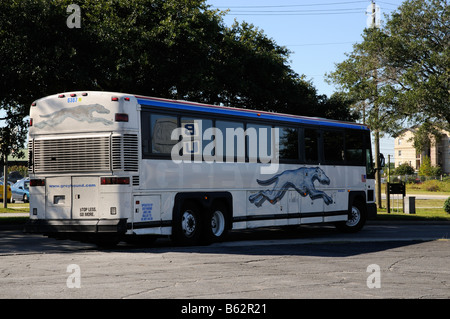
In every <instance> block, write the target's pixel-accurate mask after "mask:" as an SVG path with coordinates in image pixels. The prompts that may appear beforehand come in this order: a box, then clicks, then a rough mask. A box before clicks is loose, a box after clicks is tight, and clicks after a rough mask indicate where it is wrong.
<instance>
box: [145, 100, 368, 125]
mask: <svg viewBox="0 0 450 319" xmlns="http://www.w3.org/2000/svg"><path fill="white" fill-rule="evenodd" d="M137 101H138V103H139V104H140V105H149V106H157V107H162V108H171V109H178V110H186V111H193V112H206V113H213V114H223V115H231V116H242V117H246V118H250V119H258V120H272V121H285V122H290V123H300V124H310V125H323V126H334V127H342V128H352V129H360V130H369V128H368V127H367V126H365V125H362V124H358V123H348V122H338V121H336V122H335V121H331V120H326V119H315V118H306V117H305V118H303V117H302V118H300V117H289V116H283V115H282V114H275V113H274V114H273V115H272V114H270V113H267V112H262V113H257V111H255V110H252V111H245V110H242V111H241V110H239V109H235V108H230V109H227V108H226V107H217V108H216V107H214V106H211V107H208V106H206V105H205V106H202V105H194V104H183V103H171V102H169V101H161V100H148V99H141V98H137ZM258 114H260V115H258Z"/></svg>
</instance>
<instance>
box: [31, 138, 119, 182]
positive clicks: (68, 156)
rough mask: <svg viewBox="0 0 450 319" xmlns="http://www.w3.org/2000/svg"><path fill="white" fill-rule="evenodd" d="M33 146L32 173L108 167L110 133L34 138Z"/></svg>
mask: <svg viewBox="0 0 450 319" xmlns="http://www.w3.org/2000/svg"><path fill="white" fill-rule="evenodd" d="M32 146H33V152H32V157H33V163H32V164H31V165H30V166H31V167H32V168H34V172H35V173H44V172H95V171H108V170H110V138H109V136H100V137H82V138H64V139H44V140H38V139H35V140H34V143H33V145H32Z"/></svg>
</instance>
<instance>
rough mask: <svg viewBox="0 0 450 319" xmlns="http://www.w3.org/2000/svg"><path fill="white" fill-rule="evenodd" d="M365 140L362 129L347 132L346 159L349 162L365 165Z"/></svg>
mask: <svg viewBox="0 0 450 319" xmlns="http://www.w3.org/2000/svg"><path fill="white" fill-rule="evenodd" d="M364 149H365V148H364V140H363V135H362V134H361V132H360V131H356V130H355V131H351V130H347V131H346V132H345V160H346V161H347V162H348V163H349V164H358V165H364V162H365V161H364V156H365V154H364Z"/></svg>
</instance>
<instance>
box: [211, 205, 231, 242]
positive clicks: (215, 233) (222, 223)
mask: <svg viewBox="0 0 450 319" xmlns="http://www.w3.org/2000/svg"><path fill="white" fill-rule="evenodd" d="M227 217H228V210H227V208H226V206H225V205H223V204H222V203H219V204H216V205H213V207H212V209H211V212H210V214H209V218H208V219H207V222H206V225H207V229H206V237H207V238H206V239H207V240H208V241H213V242H214V241H221V240H223V239H224V238H225V236H226V235H227V232H228V225H227V220H228V219H227Z"/></svg>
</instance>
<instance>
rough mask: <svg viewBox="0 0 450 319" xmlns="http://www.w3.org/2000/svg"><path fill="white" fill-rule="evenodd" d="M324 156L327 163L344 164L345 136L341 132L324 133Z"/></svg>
mask: <svg viewBox="0 0 450 319" xmlns="http://www.w3.org/2000/svg"><path fill="white" fill-rule="evenodd" d="M323 154H324V157H325V158H324V160H325V161H326V162H327V163H335V164H339V163H342V162H344V135H343V134H342V132H340V131H326V130H325V131H324V132H323Z"/></svg>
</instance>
